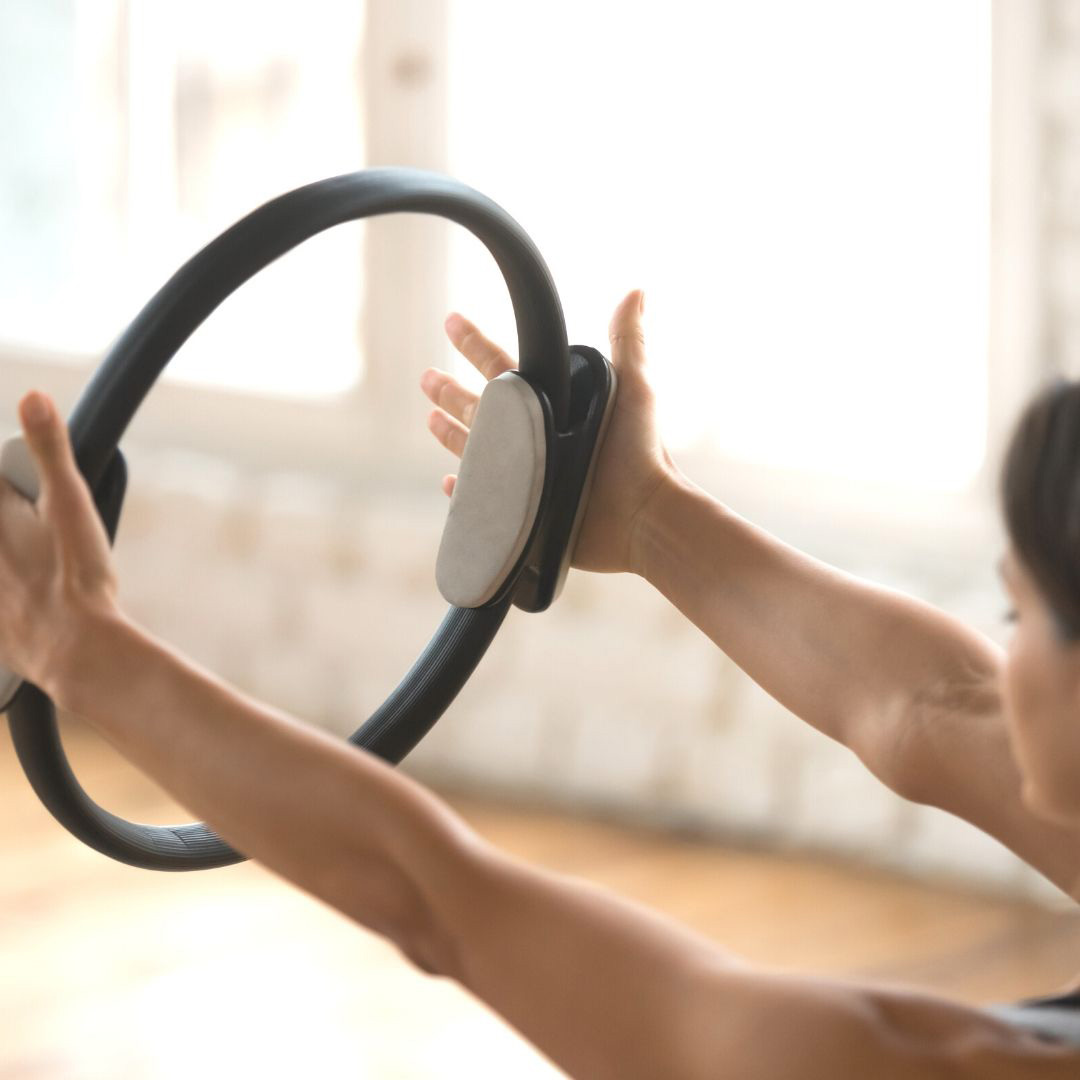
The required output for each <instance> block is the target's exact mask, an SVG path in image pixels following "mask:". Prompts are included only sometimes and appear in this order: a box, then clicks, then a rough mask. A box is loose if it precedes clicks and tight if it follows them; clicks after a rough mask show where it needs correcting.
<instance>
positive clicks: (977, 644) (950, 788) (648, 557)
mask: <svg viewBox="0 0 1080 1080" xmlns="http://www.w3.org/2000/svg"><path fill="white" fill-rule="evenodd" d="M631 551H632V554H633V569H634V571H635V572H637V573H639V574H640V575H641V576H642V577H644V578H645V579H646V580H648V581H649V582H651V583H652V584H653V585H654V586H655V587H656V588H657V589H658V590H659V591H660V592H661V593H663V595H664V596H666V597H667V598H668V600H670V601H671V602H672V603H673V604H674V605H675V606H676V607H677V608H678V609H679V610H680V611H681V612H682V613H683V614H684V615H686V617H687V618H688V619H690V620H691V621H692V622H693V623H694V624H695V625H697V626H698V627H699V628H700V629H701V630H702V631H703V632H704V633H706V634H707V635H708V636H709V637H710V638H711V639H712V640H713V641H714V642H716V644H717V645H718V646H719V647H720V648H721V649H723V650H724V652H725V653H727V654H728V656H730V657H731V658H732V659H733V660H734V661H735V662H736V663H737V664H738V665H739V666H740V667H741V668H742V669H743V670H744V671H745V672H746V673H747V674H748V675H749V676H750V677H751V678H752V679H754V681H755V682H757V683H758V684H760V685H761V686H762V687H763V688H764V689H765V690H766V691H768V693H769V694H771V695H772V696H773V697H774V698H776V699H777V700H778V701H779V702H781V703H782V704H783V705H785V706H786V707H787V708H788V709H790V710H791V711H792V712H793V713H795V714H796V715H797V716H799V717H801V718H802V719H803V720H805V721H806V722H807V723H809V724H812V725H813V726H814V727H816V728H818V729H819V730H820V731H823V732H824V733H825V734H826V735H829V736H830V737H831V738H833V739H836V740H837V741H838V742H841V743H843V744H844V745H846V746H848V747H850V748H851V749H852V750H853V751H854V752H855V753H856V754H857V755H858V756H859V757H860V759H861V760H862V761H863V762H864V763H865V764H866V765H867V767H868V768H870V769H871V771H872V772H874V773H875V775H877V776H878V777H879V778H880V779H882V780H883V781H884V782H885V783H886V784H888V785H889V786H890V787H892V788H893V789H894V790H896V791H897V792H898V793H899V794H901V795H903V796H905V797H906V798H909V799H912V800H913V801H916V802H923V803H928V804H931V805H935V806H938V807H941V808H942V809H945V810H948V811H950V812H952V813H954V814H957V815H958V816H960V817H963V818H965V819H966V820H968V821H970V822H972V823H973V824H975V825H977V826H978V827H979V828H981V829H983V830H984V831H986V832H988V833H990V834H991V835H993V836H995V837H997V838H998V839H999V840H1001V841H1002V842H1003V843H1004V844H1006V845H1008V846H1009V847H1010V848H1011V849H1012V850H1014V851H1015V852H1016V853H1017V854H1019V855H1020V856H1021V857H1023V858H1024V859H1026V860H1027V861H1028V862H1030V863H1031V864H1032V865H1033V866H1035V867H1037V868H1038V869H1039V870H1041V871H1042V872H1043V873H1044V874H1046V875H1047V876H1048V877H1049V878H1050V879H1051V880H1052V881H1054V882H1055V883H1056V884H1057V885H1058V886H1059V887H1060V888H1062V889H1064V890H1065V891H1067V892H1069V893H1071V895H1073V896H1075V897H1076V898H1077V899H1080V835H1078V833H1077V831H1075V830H1072V829H1067V828H1062V827H1059V826H1056V825H1053V824H1050V823H1047V822H1045V821H1043V820H1042V819H1040V818H1038V817H1036V816H1035V815H1033V814H1032V813H1031V812H1030V811H1029V810H1028V809H1027V808H1026V807H1025V806H1024V805H1023V804H1022V802H1021V799H1020V775H1019V772H1018V770H1017V767H1016V764H1015V762H1014V761H1013V757H1012V753H1011V750H1010V747H1009V741H1008V736H1007V732H1006V728H1005V721H1004V717H1003V713H1002V707H1001V699H1000V693H999V690H998V682H999V674H1000V670H1001V666H1002V663H1003V653H1002V650H1001V649H1000V648H999V647H998V646H997V645H996V644H994V643H993V642H992V641H990V640H989V639H987V638H986V637H984V636H983V635H982V634H980V633H978V632H977V631H975V630H973V629H972V628H971V627H969V626H967V625H965V624H964V623H962V622H961V621H959V620H958V619H955V618H953V617H952V616H950V615H948V614H946V613H945V612H943V611H940V610H938V609H937V608H935V607H933V606H932V605H930V604H927V603H924V602H923V601H921V600H918V599H916V598H914V597H911V596H907V595H905V594H903V593H900V592H897V591H896V590H894V589H888V588H885V587H883V586H879V585H875V584H872V583H870V582H867V581H863V580H860V579H859V578H856V577H854V576H852V575H850V574H847V573H844V572H842V571H840V570H837V569H835V568H834V567H831V566H828V565H826V564H825V563H822V562H819V561H818V560H816V559H813V558H811V557H810V556H808V555H805V554H804V553H802V552H801V551H798V550H796V549H795V548H793V547H791V546H789V545H788V544H785V543H783V542H782V541H780V540H778V539H777V538H776V537H774V536H771V535H770V534H769V533H767V532H766V531H765V530H763V529H761V528H759V527H757V526H756V525H753V524H752V523H751V522H749V521H746V520H745V519H744V518H742V517H740V516H739V515H738V514H736V513H735V512H733V511H732V510H730V509H728V508H727V507H725V506H724V505H722V504H721V503H720V502H718V501H717V500H716V499H714V498H712V497H711V496H710V495H709V494H708V493H706V492H705V491H703V490H702V489H701V488H699V487H698V486H697V485H695V484H693V483H692V482H691V481H689V480H688V479H686V478H685V477H684V476H682V475H681V474H680V473H679V472H678V471H677V470H675V469H672V470H671V471H670V472H669V474H668V477H667V479H666V480H665V481H664V483H662V484H661V485H660V486H659V487H658V488H657V489H656V492H655V494H654V495H653V497H652V498H651V500H650V501H649V503H648V504H646V506H645V508H644V510H643V512H642V513H641V514H640V515H639V518H638V521H637V527H636V531H635V535H634V542H633V545H632V548H631Z"/></svg>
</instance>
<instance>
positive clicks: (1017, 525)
mask: <svg viewBox="0 0 1080 1080" xmlns="http://www.w3.org/2000/svg"><path fill="white" fill-rule="evenodd" d="M1001 502H1002V509H1003V510H1004V514H1005V528H1006V530H1007V531H1008V534H1009V539H1010V540H1011V542H1012V546H1013V550H1014V551H1015V552H1016V554H1017V556H1018V557H1019V558H1020V560H1021V561H1022V562H1023V564H1024V567H1025V568H1026V569H1027V571H1028V573H1029V574H1030V575H1031V577H1032V578H1033V579H1034V580H1035V582H1036V584H1037V585H1038V586H1039V590H1040V592H1041V593H1042V595H1043V599H1044V601H1045V602H1046V604H1047V606H1048V607H1049V609H1050V611H1051V612H1052V613H1053V615H1054V617H1055V621H1056V622H1057V625H1058V630H1059V632H1060V634H1061V636H1062V637H1063V638H1065V639H1068V640H1071V639H1075V638H1080V382H1075V381H1071V380H1068V379H1061V378H1059V379H1057V380H1056V381H1054V382H1053V383H1051V384H1050V385H1049V386H1047V387H1046V389H1045V390H1043V391H1041V392H1040V393H1039V394H1038V395H1037V396H1036V397H1035V398H1034V400H1032V401H1031V402H1030V403H1029V404H1028V406H1027V408H1026V409H1025V410H1024V412H1023V414H1022V415H1021V417H1020V419H1019V421H1018V422H1017V425H1016V428H1015V430H1014V431H1013V435H1012V439H1011V441H1010V443H1009V448H1008V450H1007V451H1006V454H1005V461H1004V464H1003V466H1002V470H1001Z"/></svg>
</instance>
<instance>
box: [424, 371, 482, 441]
mask: <svg viewBox="0 0 1080 1080" xmlns="http://www.w3.org/2000/svg"><path fill="white" fill-rule="evenodd" d="M420 389H421V390H423V391H424V393H425V394H427V396H428V397H429V398H430V399H431V401H432V402H433V403H434V404H435V405H438V406H439V407H440V408H441V409H442V410H443V411H444V412H448V413H449V414H450V415H451V416H453V417H454V418H455V419H457V420H460V421H461V422H462V423H463V424H464V425H465V426H466V427H467V428H468V427H472V422H473V417H474V416H476V407H477V405H478V404H479V403H480V398H479V397H477V395H476V394H474V393H472V392H471V391H470V390H466V389H465V387H464V386H462V385H461V383H459V382H458V381H457V379H455V378H454V377H453V375H449V374H447V372H445V371H439V369H438V368H428V369H427V371H425V372H424V374H423V375H421V376H420Z"/></svg>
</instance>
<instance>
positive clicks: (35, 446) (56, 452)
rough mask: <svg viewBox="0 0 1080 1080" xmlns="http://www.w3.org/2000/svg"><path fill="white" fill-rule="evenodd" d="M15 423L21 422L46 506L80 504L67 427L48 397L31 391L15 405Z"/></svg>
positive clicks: (77, 473)
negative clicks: (17, 411)
mask: <svg viewBox="0 0 1080 1080" xmlns="http://www.w3.org/2000/svg"><path fill="white" fill-rule="evenodd" d="M19 419H20V421H21V422H22V426H23V434H24V437H25V439H26V445H27V447H28V448H29V450H30V454H31V456H32V457H33V459H34V465H35V466H36V469H37V474H38V483H39V484H40V487H41V494H42V495H43V496H44V495H48V497H49V502H50V503H51V504H53V505H54V506H55V505H56V504H57V503H60V504H69V503H70V502H71V501H72V498H74V500H75V501H76V502H77V503H81V502H83V499H82V493H81V491H80V490H79V488H80V487H82V486H84V485H82V484H80V483H79V481H81V480H82V476H81V474H80V473H79V467H78V465H77V464H76V463H75V454H74V452H73V450H72V449H71V441H70V439H69V438H68V430H67V425H66V424H65V423H64V421H63V420H62V419H61V417H60V415H59V413H58V412H57V409H56V405H55V404H54V403H53V400H52V398H50V397H49V395H48V394H44V393H42V392H41V391H40V390H31V391H30V393H28V394H27V395H26V396H25V397H24V398H23V399H22V401H20V402H19Z"/></svg>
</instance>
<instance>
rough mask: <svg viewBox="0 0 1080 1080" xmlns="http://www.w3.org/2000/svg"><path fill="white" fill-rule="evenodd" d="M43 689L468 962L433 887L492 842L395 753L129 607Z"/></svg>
mask: <svg viewBox="0 0 1080 1080" xmlns="http://www.w3.org/2000/svg"><path fill="white" fill-rule="evenodd" d="M77 640H78V645H77V647H74V648H72V649H71V651H70V655H68V656H67V657H65V658H64V660H63V662H62V663H60V664H59V665H58V670H57V671H56V672H55V673H54V676H53V677H52V679H51V680H50V682H49V685H46V686H43V687H42V689H44V690H45V691H46V693H48V694H49V695H50V697H52V698H53V700H54V702H56V703H57V704H58V705H59V706H60V707H61V708H64V709H66V710H67V711H69V712H72V713H74V714H76V715H78V716H81V717H83V718H85V719H86V720H87V721H88V722H89V723H90V724H91V725H92V726H93V727H94V728H95V729H97V730H98V731H99V732H100V733H101V734H102V735H103V736H104V737H105V738H106V739H107V740H108V741H109V742H110V743H111V744H113V745H114V746H115V747H116V748H117V749H118V750H119V751H120V753H122V754H123V755H124V756H125V757H127V758H128V759H129V760H130V761H132V762H133V763H134V764H135V765H136V766H137V767H138V768H139V769H140V770H142V771H143V772H145V773H146V774H147V775H149V776H150V777H152V778H153V779H154V780H156V781H157V782H158V783H159V784H160V785H161V786H162V787H163V788H164V789H165V790H166V791H167V792H168V793H169V794H170V795H172V796H173V797H174V798H175V799H176V800H177V801H178V802H179V803H181V805H183V806H184V807H186V808H187V809H188V810H189V811H190V812H191V813H192V814H193V815H195V816H196V817H199V818H201V819H203V820H205V821H206V822H207V823H208V824H209V825H210V827H211V828H213V829H214V830H215V831H216V832H218V833H219V834H220V835H221V836H222V837H223V838H224V839H225V840H226V841H228V842H229V843H230V844H231V845H232V846H233V847H235V848H236V849H237V850H239V851H241V852H243V853H244V854H245V855H247V856H249V857H250V858H252V859H255V860H257V861H258V862H260V863H262V864H263V865H264V866H266V867H267V868H269V869H270V870H272V871H274V872H275V873H277V874H280V875H281V876H282V877H285V878H287V879H288V880H289V881H291V882H293V883H294V884H296V885H298V886H300V887H301V888H302V889H304V890H305V891H307V892H309V893H312V894H313V895H315V896H317V897H319V898H320V899H322V900H324V901H325V902H326V903H328V904H330V905H331V906H333V907H335V908H336V909H337V910H339V911H342V912H343V913H344V914H346V915H348V916H350V917H352V918H354V919H355V920H356V921H358V922H360V923H361V924H363V925H364V926H366V927H368V928H370V929H372V930H375V931H377V932H379V933H381V934H383V935H384V936H386V937H388V938H389V939H390V940H391V941H393V942H394V943H395V944H396V945H397V946H398V947H399V948H400V949H401V950H402V951H403V952H404V953H405V954H406V955H407V956H408V957H409V959H411V960H412V961H413V962H414V963H416V964H417V965H418V966H420V967H421V968H422V969H423V970H425V971H429V972H431V971H437V972H438V973H440V974H447V975H452V974H453V973H454V963H455V961H454V957H453V956H451V955H448V954H447V951H446V950H447V944H446V938H445V935H443V934H442V932H441V929H440V928H439V927H438V926H436V925H435V924H434V922H433V914H432V913H433V911H434V908H433V906H432V904H431V898H432V897H433V896H441V895H442V894H443V893H446V892H451V893H452V892H453V891H454V890H455V889H457V888H458V887H459V883H460V870H461V863H462V856H463V855H464V854H465V853H466V851H467V850H468V849H470V848H471V847H476V846H478V845H480V844H481V843H482V841H481V840H480V838H479V837H478V836H477V835H476V834H475V833H473V832H471V830H469V829H468V828H467V827H466V826H465V824H464V823H463V822H462V821H461V820H460V819H459V818H457V817H456V816H455V815H454V814H453V813H452V812H451V811H450V809H449V808H448V807H446V806H445V804H443V803H441V802H440V801H439V800H438V799H436V798H435V797H434V796H433V795H431V794H430V793H429V792H427V791H426V790H425V789H423V788H422V787H421V786H420V785H417V784H415V783H414V782H412V781H410V780H409V778H408V777H406V776H403V775H401V774H399V773H398V772H396V771H395V770H394V769H393V768H392V767H391V766H390V765H388V764H386V763H385V762H383V761H382V760H381V759H379V758H377V757H375V756H373V755H371V754H369V753H367V752H365V751H363V750H360V749H358V748H356V747H353V746H349V745H347V744H345V743H344V742H343V741H342V740H340V739H336V738H334V737H332V736H330V735H328V734H327V733H326V732H323V731H320V730H319V729H317V728H313V727H310V726H308V725H307V724H304V723H301V722H300V721H298V720H296V719H294V718H292V717H290V716H288V715H286V714H284V713H282V712H279V711H277V710H275V709H273V708H271V707H270V706H267V705H264V704H262V703H260V702H258V701H255V700H253V699H251V698H249V697H247V696H245V695H244V694H242V693H241V692H239V691H238V690H236V689H234V688H233V687H231V686H229V685H228V684H227V683H225V682H223V681H221V680H220V679H218V678H217V677H215V676H214V675H213V674H211V673H209V672H207V671H206V670H204V669H202V668H201V667H199V666H198V665H196V664H195V663H193V662H192V661H191V660H189V659H187V658H186V657H184V656H182V655H181V654H180V653H178V652H176V651H174V650H173V649H171V648H170V647H169V646H168V645H167V644H165V643H164V642H162V641H160V640H159V639H157V638H155V637H154V636H153V635H151V634H150V633H148V632H147V631H146V630H144V629H143V628H142V627H140V626H138V625H137V624H136V623H134V622H133V621H131V620H129V619H128V618H126V617H125V616H123V615H122V614H119V613H116V614H115V615H110V616H105V617H103V616H100V615H99V616H92V617H87V621H86V623H85V624H84V625H83V626H81V627H80V632H79V633H78V635H77Z"/></svg>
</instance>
